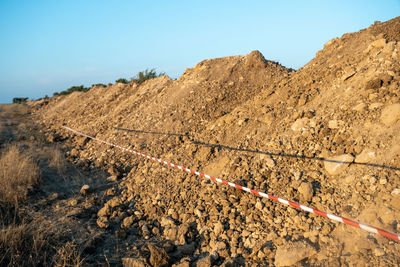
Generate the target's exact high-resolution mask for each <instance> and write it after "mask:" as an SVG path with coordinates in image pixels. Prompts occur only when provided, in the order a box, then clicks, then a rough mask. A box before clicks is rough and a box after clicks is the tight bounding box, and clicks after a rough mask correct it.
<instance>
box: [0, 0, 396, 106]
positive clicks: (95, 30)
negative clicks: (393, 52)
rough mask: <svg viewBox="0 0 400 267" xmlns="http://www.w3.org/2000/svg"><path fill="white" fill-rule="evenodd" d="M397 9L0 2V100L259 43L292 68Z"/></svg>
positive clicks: (373, 4)
mask: <svg viewBox="0 0 400 267" xmlns="http://www.w3.org/2000/svg"><path fill="white" fill-rule="evenodd" d="M399 15H400V0H391V1H390V0H389V1H385V0H382V1H377V0H376V1H369V0H364V1H341V0H336V1H300V0H298V1H276V0H274V1H267V0H265V1H261V0H260V1H235V0H230V1H225V0H219V1H217V0H213V1H187V0H186V1H174V0H171V1H161V0H160V1H134V0H132V1H118V0H116V1H102V0H96V1H92V0H85V1H83V0H81V1H75V0H68V1H64V0H56V1H40V0H38V1H21V0H0V38H1V39H0V40H1V41H0V103H6V102H10V101H11V100H12V98H13V97H16V96H20V97H25V96H26V97H30V98H34V99H35V98H39V97H42V96H44V95H46V94H48V95H49V96H51V95H53V93H54V92H56V91H62V90H64V89H67V88H69V87H71V86H73V85H81V84H83V85H85V86H90V85H91V84H93V83H108V82H114V81H115V80H116V79H118V78H121V77H123V78H128V79H129V78H130V77H133V76H134V75H135V74H136V73H137V72H138V71H140V70H143V69H146V68H156V69H157V70H158V71H163V72H166V73H167V74H168V75H169V76H170V77H173V78H177V77H179V76H180V75H181V74H182V73H183V72H184V70H185V68H187V67H193V66H194V65H195V64H196V63H198V62H199V61H201V60H203V59H207V58H215V57H222V56H230V55H237V54H247V53H249V52H250V51H252V50H255V49H257V50H260V51H261V53H263V54H264V56H265V57H266V58H267V59H270V60H275V61H279V62H280V63H282V64H283V65H285V66H287V67H291V68H295V69H298V68H300V67H301V66H303V65H304V64H306V63H307V62H308V61H309V60H310V59H312V58H313V57H314V55H315V53H316V52H317V51H318V50H319V49H321V48H322V47H323V44H324V43H325V42H326V41H328V40H330V39H332V38H334V37H339V36H341V35H342V34H344V33H346V32H352V31H358V30H359V29H361V28H366V27H368V26H369V25H371V24H373V22H374V21H376V20H380V21H386V20H389V19H391V18H394V17H396V16H399Z"/></svg>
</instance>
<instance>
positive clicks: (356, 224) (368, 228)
mask: <svg viewBox="0 0 400 267" xmlns="http://www.w3.org/2000/svg"><path fill="white" fill-rule="evenodd" d="M62 127H63V128H65V129H67V130H69V131H71V132H74V133H76V134H78V135H81V136H85V137H88V138H90V139H93V140H95V141H98V142H101V143H103V144H106V145H109V146H112V147H116V148H119V149H121V150H123V151H126V152H130V153H133V154H136V155H139V156H141V157H143V158H147V159H151V160H153V161H157V162H159V163H162V164H165V165H168V166H170V167H174V168H177V169H180V170H182V171H185V172H188V173H192V174H195V175H198V176H201V177H204V178H206V179H209V180H213V181H214V182H218V183H222V184H225V185H229V186H231V187H234V188H237V189H240V190H243V191H245V192H249V193H252V194H254V195H257V196H260V197H265V198H268V199H270V200H273V201H276V202H279V203H282V204H285V205H288V206H291V207H293V208H296V209H299V210H304V211H307V212H309V213H314V214H317V215H320V216H322V217H325V218H328V219H330V220H332V221H337V222H341V223H344V224H347V225H351V226H354V227H357V228H360V229H363V230H365V231H368V232H371V233H374V234H378V235H381V236H385V237H387V238H390V239H393V240H395V241H400V235H399V234H396V233H392V232H389V231H386V230H383V229H380V228H378V227H375V226H371V225H368V224H364V223H360V222H358V221H355V220H352V219H348V218H345V217H342V216H339V215H335V214H332V213H328V212H325V211H320V210H318V209H314V208H309V207H307V206H304V205H301V204H299V203H296V202H292V201H289V200H285V199H282V198H279V197H275V196H273V195H269V194H266V193H263V192H260V191H256V190H253V189H251V188H248V187H244V186H241V185H238V184H235V183H231V182H228V181H226V180H222V179H219V178H216V177H213V176H210V175H208V174H204V173H201V172H198V171H194V170H191V169H188V168H185V167H182V166H179V165H177V164H173V163H171V162H167V161H165V160H162V159H158V158H155V157H152V156H149V155H146V154H143V153H140V152H137V151H134V150H132V149H129V148H125V147H122V146H119V145H115V144H112V143H110V142H107V141H104V140H101V139H98V138H96V137H92V136H90V135H87V134H84V133H82V132H79V131H76V130H74V129H71V128H69V127H66V126H62Z"/></svg>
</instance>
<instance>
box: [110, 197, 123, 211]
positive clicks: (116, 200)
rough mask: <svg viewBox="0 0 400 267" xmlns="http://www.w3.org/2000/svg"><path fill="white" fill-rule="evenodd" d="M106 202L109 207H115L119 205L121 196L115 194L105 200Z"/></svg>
mask: <svg viewBox="0 0 400 267" xmlns="http://www.w3.org/2000/svg"><path fill="white" fill-rule="evenodd" d="M107 204H108V205H109V206H110V207H111V208H115V207H118V206H119V205H121V204H122V201H121V198H120V197H118V196H116V197H113V198H112V199H110V200H109V201H107Z"/></svg>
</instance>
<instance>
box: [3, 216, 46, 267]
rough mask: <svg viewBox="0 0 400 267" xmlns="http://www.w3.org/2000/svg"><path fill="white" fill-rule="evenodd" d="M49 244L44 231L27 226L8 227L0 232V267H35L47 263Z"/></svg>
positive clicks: (13, 225)
mask: <svg viewBox="0 0 400 267" xmlns="http://www.w3.org/2000/svg"><path fill="white" fill-rule="evenodd" d="M49 249H50V243H49V242H48V240H46V236H45V233H44V231H39V230H37V229H36V228H34V227H31V225H29V224H24V223H22V224H20V225H15V224H12V225H9V226H7V227H6V228H4V229H2V230H1V232H0V255H1V256H0V265H1V266H36V265H38V264H41V263H45V262H47V261H48V260H49V259H48V252H47V251H49Z"/></svg>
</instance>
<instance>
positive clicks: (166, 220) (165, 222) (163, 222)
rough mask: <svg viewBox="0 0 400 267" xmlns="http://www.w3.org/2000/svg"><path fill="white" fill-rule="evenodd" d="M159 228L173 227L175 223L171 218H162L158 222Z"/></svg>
mask: <svg viewBox="0 0 400 267" xmlns="http://www.w3.org/2000/svg"><path fill="white" fill-rule="evenodd" d="M160 225H161V227H173V226H175V225H176V224H175V221H174V219H172V218H171V217H163V218H161V221H160Z"/></svg>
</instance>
